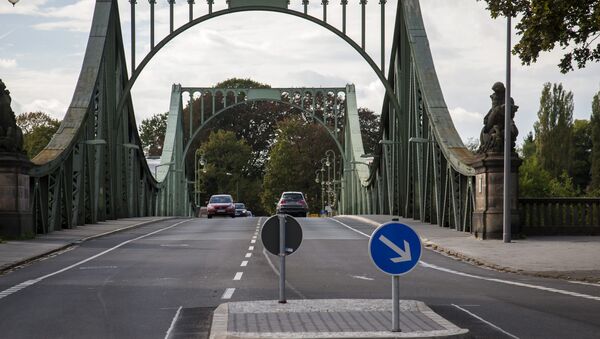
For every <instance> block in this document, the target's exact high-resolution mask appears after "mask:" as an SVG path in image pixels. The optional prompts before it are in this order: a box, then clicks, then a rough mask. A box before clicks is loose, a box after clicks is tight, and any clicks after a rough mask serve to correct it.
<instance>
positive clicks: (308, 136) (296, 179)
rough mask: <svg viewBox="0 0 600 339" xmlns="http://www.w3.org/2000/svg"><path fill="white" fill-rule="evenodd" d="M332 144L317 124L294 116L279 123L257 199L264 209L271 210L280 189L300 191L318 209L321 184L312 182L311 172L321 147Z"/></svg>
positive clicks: (316, 164) (312, 207)
mask: <svg viewBox="0 0 600 339" xmlns="http://www.w3.org/2000/svg"><path fill="white" fill-rule="evenodd" d="M335 147H336V146H335V144H334V142H333V140H332V139H331V138H330V137H329V135H328V133H327V131H326V130H325V128H324V127H323V126H322V125H320V124H316V123H306V122H305V121H303V120H302V119H300V118H298V117H294V118H289V119H287V120H285V121H282V122H280V123H279V124H278V135H277V139H276V141H275V144H274V145H273V147H272V148H271V152H270V159H269V162H268V164H267V169H266V173H265V176H264V180H263V192H262V195H261V201H262V204H263V207H264V208H265V210H266V211H268V212H271V213H272V212H273V211H274V210H275V204H276V203H277V200H278V199H279V197H280V195H281V193H282V192H284V191H301V192H304V196H305V198H306V199H307V200H308V206H309V207H310V209H311V211H313V212H314V211H319V210H320V208H321V200H320V194H321V185H320V184H317V183H316V182H315V171H316V170H318V169H320V168H321V166H322V164H321V158H323V156H324V152H325V150H327V149H336V148H335ZM320 150H323V151H322V152H321V151H320Z"/></svg>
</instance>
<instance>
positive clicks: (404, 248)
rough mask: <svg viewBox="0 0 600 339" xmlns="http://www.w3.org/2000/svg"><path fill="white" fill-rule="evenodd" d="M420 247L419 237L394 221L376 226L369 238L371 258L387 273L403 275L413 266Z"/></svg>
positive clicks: (416, 261)
mask: <svg viewBox="0 0 600 339" xmlns="http://www.w3.org/2000/svg"><path fill="white" fill-rule="evenodd" d="M422 248H423V245H422V244H421V239H420V238H419V235H418V234H417V233H416V232H415V231H414V230H413V229H412V228H410V227H409V226H407V225H404V224H401V223H399V222H394V221H392V222H388V223H385V224H383V225H381V226H379V227H377V229H376V230H375V232H373V234H372V235H371V239H370V240H369V254H370V255H371V260H373V263H374V264H375V266H377V268H379V269H380V270H381V271H382V272H384V273H387V274H389V275H403V274H406V273H408V272H410V271H411V270H412V269H413V268H415V266H417V263H418V262H419V259H421V252H423V251H422Z"/></svg>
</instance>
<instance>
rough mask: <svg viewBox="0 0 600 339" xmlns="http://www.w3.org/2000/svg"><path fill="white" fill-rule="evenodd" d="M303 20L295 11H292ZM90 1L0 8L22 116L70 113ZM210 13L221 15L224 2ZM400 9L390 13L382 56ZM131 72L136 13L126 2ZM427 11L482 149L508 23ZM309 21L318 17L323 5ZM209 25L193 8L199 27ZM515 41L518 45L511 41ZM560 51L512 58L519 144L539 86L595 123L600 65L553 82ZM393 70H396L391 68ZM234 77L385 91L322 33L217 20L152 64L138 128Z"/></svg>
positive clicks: (467, 5)
mask: <svg viewBox="0 0 600 339" xmlns="http://www.w3.org/2000/svg"><path fill="white" fill-rule="evenodd" d="M157 2H158V4H157V7H156V19H157V27H156V34H157V38H156V41H157V42H158V41H159V40H160V39H161V38H162V37H164V36H165V35H166V34H167V33H168V5H167V1H166V0H158V1H157ZM291 2H292V6H291V8H293V9H299V10H300V9H301V7H300V4H301V1H300V0H292V1H291ZM94 3H95V1H92V0H80V1H79V0H21V1H20V2H19V3H18V4H17V5H16V6H15V7H12V6H11V5H10V4H9V3H8V1H7V0H0V78H1V79H3V80H4V82H5V83H6V85H7V86H8V88H9V89H10V91H11V96H12V99H13V110H14V111H15V113H17V114H18V113H21V112H29V111H38V110H39V111H44V112H47V113H49V114H51V115H53V116H54V117H56V118H62V116H63V115H64V113H65V112H66V109H67V107H68V105H69V104H70V100H71V97H72V95H73V90H74V88H75V85H76V81H77V78H78V76H79V71H80V68H81V64H82V61H83V55H84V52H85V47H86V44H87V38H88V35H89V30H90V25H91V18H92V13H93V9H94ZM216 3H217V4H216V5H215V10H218V9H220V8H224V7H225V6H226V5H225V1H224V0H217V1H216ZM330 3H331V5H330V7H329V11H328V20H329V22H330V23H332V24H334V25H336V26H338V27H339V23H340V22H341V16H340V11H341V9H340V8H341V7H340V6H339V1H331V2H330ZM350 3H351V5H349V6H348V12H349V19H348V20H349V21H348V34H349V36H350V37H352V38H353V39H354V40H355V41H360V24H359V20H360V10H359V8H360V7H359V6H358V5H357V3H358V1H350ZM378 3H379V2H378V1H375V0H371V1H369V2H368V4H367V9H368V13H367V19H368V21H369V24H368V27H367V52H368V53H369V54H370V55H371V57H372V58H373V60H375V62H376V63H377V64H379V60H380V54H379V49H380V46H379V39H380V38H379V27H380V23H379V10H380V7H379V4H378ZM395 4H396V1H388V5H387V6H386V10H387V17H386V32H387V33H386V34H387V38H388V39H387V50H386V55H388V56H389V47H390V45H391V35H392V32H393V18H394V14H395ZM119 5H120V13H121V24H122V26H123V36H124V41H125V48H126V51H127V62H128V63H129V62H130V58H129V51H130V31H129V25H130V21H129V20H130V11H129V8H130V3H129V1H127V0H119ZM175 7H176V13H175V14H176V15H175V25H176V27H177V26H179V25H181V24H183V23H185V22H186V21H187V15H188V14H187V1H184V0H179V1H178V2H177V3H176V5H175ZM421 8H422V12H423V16H424V21H425V26H426V29H427V34H428V36H429V42H430V45H431V49H432V53H433V58H434V62H435V66H436V69H437V73H438V77H439V81H440V84H441V86H442V89H443V92H444V97H445V99H446V103H447V105H448V108H449V110H450V112H451V115H452V117H453V120H454V123H455V126H456V128H457V130H458V131H459V133H460V135H461V137H462V138H463V140H467V139H468V138H471V137H478V136H479V131H480V129H481V125H482V121H483V116H484V115H485V114H486V113H487V111H488V110H489V108H490V98H489V95H490V94H491V86H492V84H493V83H494V82H496V81H504V77H505V39H506V37H505V32H506V28H505V27H506V26H505V25H506V23H505V21H504V20H493V19H491V18H490V17H489V14H488V12H487V11H486V10H485V5H484V3H482V2H477V1H475V0H422V1H421ZM136 12H137V13H138V16H137V19H136V27H137V35H136V39H137V41H138V46H137V48H136V54H137V61H138V63H139V62H140V61H141V59H142V57H143V56H144V55H145V54H146V53H147V52H148V50H149V44H150V41H149V20H148V17H149V15H148V13H149V5H148V1H145V0H140V1H138V5H137V6H136ZM310 12H311V13H312V14H314V15H316V16H320V15H321V6H320V1H318V0H313V1H311V5H310ZM204 13H206V1H204V0H197V1H196V6H195V16H196V17H197V16H199V15H202V14H204ZM516 39H518V37H516V36H515V37H513V41H514V40H516ZM560 55H561V51H560V50H557V51H554V52H552V53H546V54H544V55H542V57H541V58H540V59H539V60H538V62H537V64H535V65H533V66H521V65H520V62H519V61H518V60H517V59H516V58H513V90H512V96H513V97H514V99H515V102H516V104H517V105H519V106H520V108H519V111H518V112H517V117H516V122H517V127H518V128H519V130H520V138H519V139H522V137H523V136H525V135H526V133H527V132H528V131H530V130H532V129H533V127H532V126H533V123H534V121H535V120H536V113H537V110H538V107H539V95H540V92H541V89H542V85H543V83H544V82H548V81H549V82H562V83H563V85H564V87H565V88H566V89H568V90H570V91H572V92H573V93H574V98H575V113H574V115H575V118H576V119H589V117H590V112H591V101H592V96H593V95H594V94H595V93H596V92H598V91H599V90H600V65H599V64H591V65H589V66H588V67H587V68H586V69H583V70H576V71H574V72H571V73H569V74H567V75H563V74H561V73H560V72H559V71H558V68H557V67H556V64H557V63H558V62H559V59H560ZM387 65H389V61H388V62H387ZM230 77H242V78H252V79H254V80H257V81H260V82H263V83H268V84H270V85H271V86H273V87H319V86H323V87H325V86H344V85H345V84H346V83H353V84H355V85H356V88H357V95H358V105H359V106H362V107H368V108H370V109H372V110H374V111H376V112H379V111H380V110H381V104H382V99H383V95H384V92H383V86H382V85H381V83H380V82H379V80H378V78H377V76H376V75H375V73H374V72H373V71H372V70H371V68H370V67H369V66H368V65H367V64H366V63H365V62H364V61H363V59H362V58H361V57H360V55H359V54H358V53H356V51H354V50H353V49H352V48H351V47H350V46H348V45H347V44H346V43H345V42H344V41H342V40H341V39H339V38H338V37H337V36H335V35H334V34H332V33H331V32H329V31H328V30H326V29H323V28H321V27H319V26H316V25H314V24H312V23H310V22H307V21H305V20H303V19H299V18H296V17H291V16H287V15H282V14H279V13H263V12H245V13H238V14H233V15H228V16H223V17H219V18H216V19H214V20H211V21H208V22H205V23H202V24H200V25H197V26H195V27H194V28H192V29H190V30H188V31H186V32H184V33H183V34H181V35H179V36H178V37H177V38H176V39H175V40H173V41H172V42H171V43H169V44H168V45H167V46H166V47H165V48H164V49H163V50H161V51H160V52H159V53H158V55H157V56H156V57H155V58H154V59H153V60H152V61H151V62H150V63H149V65H148V66H147V67H146V69H145V70H144V71H143V72H142V73H141V75H140V77H139V79H138V81H137V83H136V85H135V86H134V89H133V102H134V107H135V113H136V116H137V119H138V123H139V122H140V121H141V120H142V119H143V118H146V117H149V116H150V115H152V114H155V113H161V112H165V111H168V106H169V95H170V88H171V84H173V83H181V84H182V85H183V86H212V85H214V84H215V83H217V82H219V81H222V80H225V79H227V78H230Z"/></svg>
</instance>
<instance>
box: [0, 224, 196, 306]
mask: <svg viewBox="0 0 600 339" xmlns="http://www.w3.org/2000/svg"><path fill="white" fill-rule="evenodd" d="M190 220H191V219H188V220H183V221H180V222H178V223H176V224H173V225H170V226H167V227H165V228H161V229H159V230H156V231H154V232H150V233H148V234H144V235H141V236H139V237H137V238H134V239H130V240H127V241H124V242H122V243H120V244H118V245H116V246H114V247H111V248H109V249H107V250H104V251H102V252H100V253H98V254H95V255H93V256H91V257H89V258H87V259H83V260H81V261H79V262H76V263H74V264H72V265H70V266H67V267H65V268H62V269H60V270H58V271H55V272H52V273H49V274H46V275H44V276H41V277H39V278H35V279H31V280H27V281H25V282H22V283H20V284H18V285H15V286H13V287H11V288H9V289H6V290H4V291H0V299H2V298H4V297H5V296H8V295H10V294H12V293H15V292H17V291H20V290H22V289H24V288H25V287H28V286H31V285H33V284H36V283H38V282H40V281H42V280H44V279H47V278H50V277H53V276H55V275H57V274H60V273H63V272H66V271H68V270H70V269H72V268H75V267H77V266H79V265H81V264H85V263H86V262H88V261H91V260H94V259H96V258H98V257H100V256H103V255H105V254H106V253H109V252H112V251H114V250H116V249H117V248H119V247H123V246H125V245H127V244H129V243H130V242H133V241H136V240H140V239H143V238H146V237H149V236H151V235H154V234H156V233H160V232H162V231H166V230H168V229H171V228H173V227H175V226H177V225H180V224H183V223H184V222H188V221H190ZM15 288H17V290H15V291H13V290H12V289H15ZM8 291H10V292H9V293H6V292H8Z"/></svg>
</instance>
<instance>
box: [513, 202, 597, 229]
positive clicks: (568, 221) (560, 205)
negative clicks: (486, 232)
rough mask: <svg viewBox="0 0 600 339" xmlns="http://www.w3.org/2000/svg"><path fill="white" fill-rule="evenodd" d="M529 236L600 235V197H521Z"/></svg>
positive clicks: (524, 227)
mask: <svg viewBox="0 0 600 339" xmlns="http://www.w3.org/2000/svg"><path fill="white" fill-rule="evenodd" d="M518 203H519V211H520V217H521V229H522V232H523V233H525V234H528V235H553V234H561V235H600V198H519V202H518Z"/></svg>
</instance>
